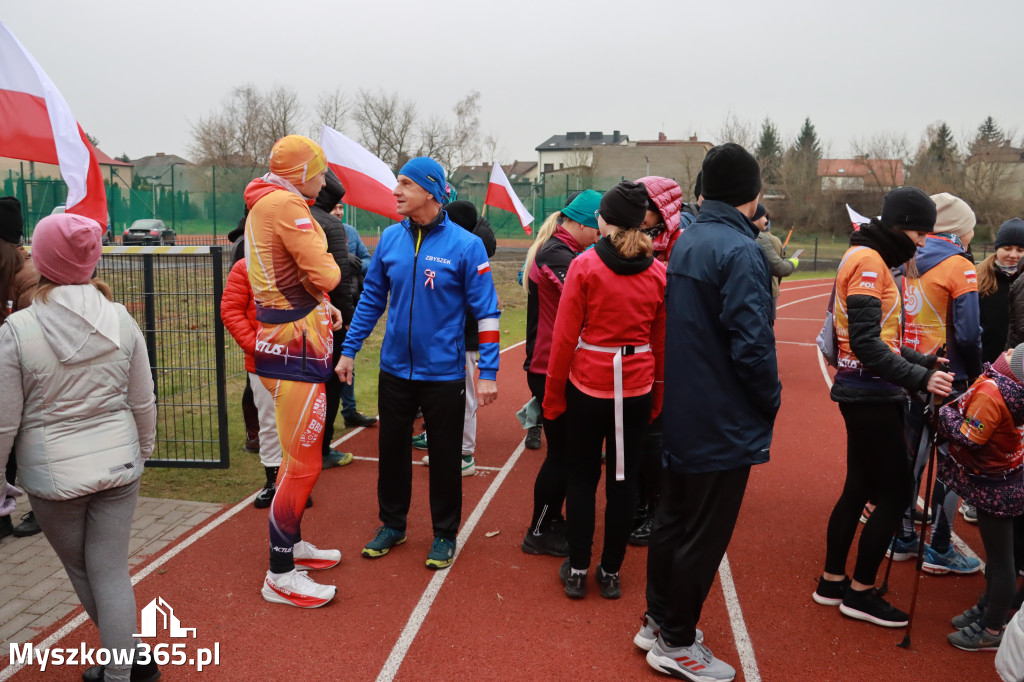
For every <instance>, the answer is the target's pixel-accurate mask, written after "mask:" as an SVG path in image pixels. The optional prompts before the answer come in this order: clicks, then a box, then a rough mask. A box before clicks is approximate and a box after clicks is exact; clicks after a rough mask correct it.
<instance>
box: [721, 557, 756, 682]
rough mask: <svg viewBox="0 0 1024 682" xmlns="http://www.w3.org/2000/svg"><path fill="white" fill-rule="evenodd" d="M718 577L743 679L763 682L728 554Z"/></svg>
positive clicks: (748, 681)
mask: <svg viewBox="0 0 1024 682" xmlns="http://www.w3.org/2000/svg"><path fill="white" fill-rule="evenodd" d="M718 577H719V579H720V580H721V581H722V592H723V593H724V594H725V608H726V609H728V611H729V623H730V625H732V633H733V638H734V639H735V641H736V653H738V654H739V655H740V665H741V666H742V667H743V679H744V680H746V682H761V673H760V671H759V670H758V669H757V659H756V658H755V657H754V643H753V642H751V641H750V633H749V632H748V631H747V624H746V622H745V621H744V620H743V609H741V608H740V598H739V595H738V594H737V593H736V584H735V583H734V582H733V581H732V568H730V567H729V555H728V554H725V555H723V556H722V563H721V564H719V565H718Z"/></svg>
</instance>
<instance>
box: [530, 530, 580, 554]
mask: <svg viewBox="0 0 1024 682" xmlns="http://www.w3.org/2000/svg"><path fill="white" fill-rule="evenodd" d="M522 549H523V551H524V552H526V553H527V554H547V555H548V556H569V541H568V540H566V539H565V534H564V533H559V532H558V531H557V530H556V529H554V528H550V527H549V528H547V529H546V530H543V531H541V532H540V533H538V532H536V529H535V528H532V527H531V528H530V529H529V530H528V531H526V537H524V538H523V544H522Z"/></svg>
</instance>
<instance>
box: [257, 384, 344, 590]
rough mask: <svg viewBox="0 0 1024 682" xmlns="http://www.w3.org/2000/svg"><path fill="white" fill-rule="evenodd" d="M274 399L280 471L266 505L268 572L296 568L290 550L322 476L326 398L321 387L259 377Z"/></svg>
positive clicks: (297, 538) (297, 539) (299, 536)
mask: <svg viewBox="0 0 1024 682" xmlns="http://www.w3.org/2000/svg"><path fill="white" fill-rule="evenodd" d="M260 381H262V382H263V385H264V386H266V388H267V390H268V391H269V392H270V395H271V396H273V398H274V415H275V420H276V422H277V434H278V436H279V437H280V439H281V449H282V459H281V468H280V470H279V471H278V473H277V493H276V494H275V495H274V502H273V504H271V507H270V570H271V572H273V573H287V572H288V571H290V570H292V569H293V568H295V563H294V561H293V559H292V548H293V547H294V545H295V543H297V542H298V541H299V540H301V539H302V534H301V530H300V526H301V524H302V514H303V512H304V511H305V510H306V500H307V499H309V495H310V493H312V492H313V486H314V485H315V484H316V480H317V479H318V478H319V477H320V470H321V466H322V461H323V460H322V453H321V443H322V440H323V434H324V416H325V412H326V407H327V398H326V395H325V392H324V385H323V384H312V383H306V382H303V381H284V380H282V379H268V378H266V377H260Z"/></svg>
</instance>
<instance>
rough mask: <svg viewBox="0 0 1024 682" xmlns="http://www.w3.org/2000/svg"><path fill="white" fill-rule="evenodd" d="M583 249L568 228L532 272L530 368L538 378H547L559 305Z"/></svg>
mask: <svg viewBox="0 0 1024 682" xmlns="http://www.w3.org/2000/svg"><path fill="white" fill-rule="evenodd" d="M581 252H582V249H581V248H580V246H579V244H577V243H576V240H575V239H573V237H572V235H571V234H569V233H568V231H566V229H565V228H564V227H561V226H559V227H558V228H556V229H555V232H554V234H552V235H551V237H550V238H549V239H548V240H547V241H546V242H545V243H544V245H543V246H541V247H540V248H539V249H538V250H537V254H536V257H535V258H534V261H533V267H531V268H530V284H529V291H530V293H529V295H528V296H527V299H526V364H525V366H524V369H526V371H527V372H532V373H534V374H546V373H547V370H548V356H549V355H550V354H551V331H552V329H554V326H555V314H556V313H557V312H558V301H559V299H560V298H561V297H562V288H563V287H564V286H565V277H566V274H567V273H568V272H569V265H570V264H571V263H572V261H573V259H574V258H576V257H577V256H578V255H580V253H581Z"/></svg>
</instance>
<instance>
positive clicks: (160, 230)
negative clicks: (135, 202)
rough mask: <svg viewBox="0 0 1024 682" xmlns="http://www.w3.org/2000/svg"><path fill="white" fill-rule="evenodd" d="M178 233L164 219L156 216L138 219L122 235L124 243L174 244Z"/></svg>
mask: <svg viewBox="0 0 1024 682" xmlns="http://www.w3.org/2000/svg"><path fill="white" fill-rule="evenodd" d="M175 241H177V235H176V234H175V233H174V230H173V229H171V228H170V227H168V226H167V225H166V224H165V223H164V221H162V220H156V219H154V218H146V219H144V220H136V221H135V222H134V223H132V224H131V225H129V226H128V229H127V230H125V231H124V234H122V235H121V243H122V244H151V245H154V246H161V245H163V244H166V245H168V246H174V243H175Z"/></svg>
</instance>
